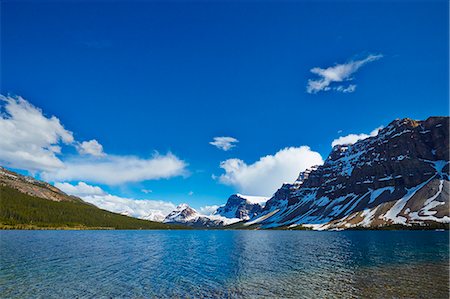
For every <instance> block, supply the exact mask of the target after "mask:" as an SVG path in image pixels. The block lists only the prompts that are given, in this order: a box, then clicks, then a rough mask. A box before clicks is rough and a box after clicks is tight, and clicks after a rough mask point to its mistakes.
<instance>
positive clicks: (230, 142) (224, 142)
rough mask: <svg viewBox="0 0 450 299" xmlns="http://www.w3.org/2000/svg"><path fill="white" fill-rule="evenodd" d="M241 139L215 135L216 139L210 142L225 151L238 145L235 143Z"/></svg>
mask: <svg viewBox="0 0 450 299" xmlns="http://www.w3.org/2000/svg"><path fill="white" fill-rule="evenodd" d="M238 142H239V140H237V139H236V138H233V137H225V136H224V137H214V141H211V142H210V143H209V144H211V145H214V146H215V147H217V148H218V149H221V150H223V151H228V150H230V149H232V148H233V147H235V146H236V144H235V143H238Z"/></svg>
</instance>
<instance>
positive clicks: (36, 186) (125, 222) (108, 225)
mask: <svg viewBox="0 0 450 299" xmlns="http://www.w3.org/2000/svg"><path fill="white" fill-rule="evenodd" d="M0 228H15V229H31V228H32V229H38V228H47V229H51V228H78V229H79V228H82V229H87V228H96V229H176V228H185V227H181V226H173V225H168V224H163V223H158V222H152V221H147V220H141V219H136V218H131V217H127V216H124V215H119V214H116V213H112V212H108V211H105V210H101V209H99V208H97V207H95V206H94V205H92V204H89V203H86V202H84V201H82V200H81V199H79V198H77V197H74V196H69V195H66V194H65V193H64V192H62V191H61V190H59V189H57V188H55V187H53V186H51V185H49V184H47V183H44V182H41V181H38V180H35V179H32V178H30V177H26V176H22V175H19V174H17V173H14V172H12V171H8V170H6V169H3V168H1V169H0Z"/></svg>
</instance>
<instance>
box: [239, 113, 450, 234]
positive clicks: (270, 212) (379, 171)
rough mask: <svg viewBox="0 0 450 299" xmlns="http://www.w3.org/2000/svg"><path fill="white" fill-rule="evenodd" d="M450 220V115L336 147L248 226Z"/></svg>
mask: <svg viewBox="0 0 450 299" xmlns="http://www.w3.org/2000/svg"><path fill="white" fill-rule="evenodd" d="M449 216H450V215H449V118H448V117H430V118H428V119H427V120H425V121H416V120H412V119H399V120H395V121H393V122H392V123H390V124H389V125H388V126H387V127H385V128H384V129H382V130H381V131H380V132H379V133H378V135H377V136H375V137H369V138H367V139H364V140H360V141H358V142H356V143H355V144H352V145H337V146H335V147H334V148H333V149H332V152H331V154H330V155H329V157H328V158H327V160H326V161H325V163H324V164H323V165H322V166H319V167H316V168H314V169H312V170H309V171H307V172H306V173H303V174H300V177H299V179H298V180H297V181H296V182H295V183H293V184H285V185H283V186H282V187H281V188H280V189H279V190H278V191H277V192H276V193H275V194H274V196H273V197H272V198H271V199H270V200H269V201H268V202H267V204H266V206H265V208H264V209H263V211H262V213H261V214H260V215H259V217H258V218H257V219H253V220H252V221H250V222H248V223H247V225H257V226H259V227H262V228H271V227H280V226H286V227H295V226H297V225H299V224H302V225H306V226H310V227H313V228H316V229H344V228H351V227H371V228H373V227H380V226H388V225H395V224H400V225H406V226H412V225H423V226H426V225H431V224H432V223H449V222H450V217H449Z"/></svg>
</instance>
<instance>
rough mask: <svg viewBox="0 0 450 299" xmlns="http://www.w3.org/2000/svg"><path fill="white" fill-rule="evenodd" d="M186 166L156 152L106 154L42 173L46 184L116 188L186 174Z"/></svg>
mask: <svg viewBox="0 0 450 299" xmlns="http://www.w3.org/2000/svg"><path fill="white" fill-rule="evenodd" d="M186 166H187V164H186V163H185V162H184V161H183V160H180V159H179V158H178V157H176V156H175V155H173V154H172V153H170V152H169V153H167V154H166V155H161V154H158V153H156V154H154V155H153V156H152V157H150V158H148V159H142V158H139V157H135V156H115V155H106V156H104V157H101V158H76V159H72V160H69V161H66V163H65V167H64V168H61V169H56V170H54V171H45V172H43V173H42V178H43V179H45V180H49V181H75V180H85V181H89V182H94V183H101V184H107V185H117V184H123V183H128V182H139V181H145V180H157V179H167V178H171V177H175V176H180V175H185V174H186V173H187V171H186Z"/></svg>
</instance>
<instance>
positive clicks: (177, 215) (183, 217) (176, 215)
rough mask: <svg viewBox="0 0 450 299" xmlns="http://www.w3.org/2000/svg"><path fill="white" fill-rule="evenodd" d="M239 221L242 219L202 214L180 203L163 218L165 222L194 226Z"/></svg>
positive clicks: (217, 224)
mask: <svg viewBox="0 0 450 299" xmlns="http://www.w3.org/2000/svg"><path fill="white" fill-rule="evenodd" d="M238 221H241V219H237V218H232V217H230V218H226V217H222V216H220V215H209V216H207V215H202V214H200V213H199V212H197V211H196V210H195V209H193V208H191V207H190V206H189V205H187V204H180V205H179V206H178V207H177V208H176V209H175V210H174V211H172V212H171V213H170V214H169V215H167V216H166V217H165V218H164V220H163V222H165V223H176V224H184V225H189V226H193V227H218V226H225V225H229V224H232V223H236V222H238Z"/></svg>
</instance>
